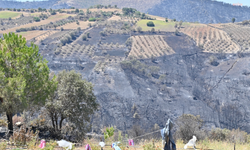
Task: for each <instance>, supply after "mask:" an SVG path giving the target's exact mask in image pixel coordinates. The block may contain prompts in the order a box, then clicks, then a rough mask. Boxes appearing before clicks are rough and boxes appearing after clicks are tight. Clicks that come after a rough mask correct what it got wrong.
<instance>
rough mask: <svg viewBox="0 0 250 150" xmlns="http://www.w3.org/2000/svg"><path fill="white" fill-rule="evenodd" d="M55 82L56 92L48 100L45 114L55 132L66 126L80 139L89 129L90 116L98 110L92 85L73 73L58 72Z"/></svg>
mask: <svg viewBox="0 0 250 150" xmlns="http://www.w3.org/2000/svg"><path fill="white" fill-rule="evenodd" d="M56 80H57V82H58V86H57V90H56V92H55V93H54V94H52V95H51V96H50V98H48V100H47V102H46V104H45V108H46V110H45V112H46V113H47V115H48V116H49V118H50V119H51V122H52V126H53V128H54V130H55V131H57V132H60V131H61V129H62V127H63V125H64V124H67V125H68V126H69V128H71V129H73V131H75V133H78V136H80V137H82V136H84V133H85V132H86V131H87V130H88V129H89V127H90V125H89V123H90V115H92V114H93V113H94V111H95V110H97V108H98V104H97V102H96V97H95V95H94V93H93V85H92V84H91V83H90V82H87V81H86V80H83V79H82V76H81V74H78V73H76V72H75V71H69V72H68V71H65V70H64V71H62V72H59V74H58V75H57V77H56Z"/></svg>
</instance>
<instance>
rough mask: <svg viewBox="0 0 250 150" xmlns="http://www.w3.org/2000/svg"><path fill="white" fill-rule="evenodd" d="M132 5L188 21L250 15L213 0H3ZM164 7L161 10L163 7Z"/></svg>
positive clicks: (243, 9)
mask: <svg viewBox="0 0 250 150" xmlns="http://www.w3.org/2000/svg"><path fill="white" fill-rule="evenodd" d="M98 4H102V5H113V6H114V5H117V6H118V7H119V8H123V7H131V8H135V9H137V10H139V11H141V12H144V13H149V14H152V15H157V16H161V17H168V18H172V19H173V18H175V19H177V20H179V21H180V20H182V21H187V22H200V23H226V22H231V20H232V18H235V19H236V21H237V22H241V21H243V20H249V19H250V8H249V7H245V6H243V7H241V6H232V5H230V4H227V3H223V2H217V1H212V0H175V1H173V0H154V1H152V0H92V1H89V0H49V1H43V2H41V1H40V2H39V1H38V2H16V1H14V2H13V1H5V0H0V7H2V8H38V7H42V8H53V9H57V8H69V7H71V6H73V7H76V8H89V7H90V6H94V5H98ZM159 10H160V11H159Z"/></svg>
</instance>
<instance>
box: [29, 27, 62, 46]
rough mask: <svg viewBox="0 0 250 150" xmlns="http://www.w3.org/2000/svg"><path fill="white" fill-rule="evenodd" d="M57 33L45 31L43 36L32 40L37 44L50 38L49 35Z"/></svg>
mask: <svg viewBox="0 0 250 150" xmlns="http://www.w3.org/2000/svg"><path fill="white" fill-rule="evenodd" d="M57 32H59V31H54V30H50V31H45V33H43V34H41V35H39V36H37V37H35V38H34V40H35V41H36V42H35V44H38V43H39V41H41V40H44V39H46V38H48V37H49V36H51V35H53V34H55V33H57Z"/></svg>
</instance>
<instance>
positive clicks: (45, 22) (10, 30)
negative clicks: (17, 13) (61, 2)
mask: <svg viewBox="0 0 250 150" xmlns="http://www.w3.org/2000/svg"><path fill="white" fill-rule="evenodd" d="M73 15H75V14H73ZM73 15H72V14H57V15H53V16H50V17H49V18H48V19H45V20H41V21H40V22H33V23H29V24H25V25H22V26H18V27H14V28H10V29H7V30H4V31H0V33H9V32H16V29H20V28H30V27H32V26H40V25H44V24H48V23H50V22H54V21H58V20H61V19H64V18H67V17H69V16H73Z"/></svg>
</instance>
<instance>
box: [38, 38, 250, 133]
mask: <svg viewBox="0 0 250 150" xmlns="http://www.w3.org/2000/svg"><path fill="white" fill-rule="evenodd" d="M107 39H108V38H107ZM107 39H106V40H107ZM165 40H166V42H167V43H168V44H169V46H171V47H172V48H173V50H174V51H175V54H173V55H168V56H163V57H159V58H156V60H153V61H152V60H151V59H149V60H139V61H138V63H134V64H133V65H138V64H143V65H146V68H149V67H150V66H155V67H159V68H160V70H159V71H158V72H157V73H153V74H151V75H148V74H146V73H145V70H143V69H142V70H141V68H140V67H134V68H131V67H127V66H126V65H124V64H122V65H121V63H120V60H123V59H124V57H121V56H117V57H116V58H115V59H114V57H110V59H109V61H110V63H107V65H106V66H105V68H103V69H102V70H103V71H101V72H99V71H95V69H94V68H95V64H97V62H98V61H99V60H98V59H95V60H94V59H91V58H87V57H86V58H81V60H78V59H77V58H73V57H72V58H69V59H63V58H61V59H60V58H59V57H55V56H54V53H53V49H54V47H53V44H50V45H48V46H46V41H45V48H42V47H40V49H41V53H42V54H43V55H44V56H45V57H46V59H47V60H48V61H49V67H50V69H51V70H52V71H55V72H57V71H60V70H63V69H66V70H72V69H75V70H76V71H77V72H80V73H82V75H83V77H84V78H86V79H87V80H88V81H90V82H92V83H93V84H94V92H95V95H96V96H97V100H98V102H99V103H100V110H99V111H98V113H97V114H95V115H94V116H93V117H92V123H93V129H94V131H96V132H100V129H101V128H102V127H103V126H109V125H115V126H117V128H118V129H120V130H127V129H130V128H131V127H132V125H134V124H139V125H141V126H143V127H144V128H145V129H150V128H152V127H153V126H154V124H155V123H157V124H158V125H160V127H163V126H164V124H165V123H166V120H167V119H168V118H171V119H173V120H175V119H176V118H177V117H179V116H180V115H182V114H183V113H186V114H194V115H200V116H201V118H202V119H203V120H204V123H205V124H206V125H208V127H209V128H211V127H221V128H225V127H226V128H230V129H232V128H238V127H240V128H242V129H244V130H246V131H248V132H250V131H249V128H247V126H249V123H250V122H249V121H250V118H249V110H250V109H249V106H250V105H249V98H250V93H249V92H248V91H249V89H250V76H249V75H250V69H248V68H250V57H249V56H248V55H246V54H244V55H240V56H241V58H239V57H238V55H236V54H227V55H226V54H225V55H224V54H209V53H203V52H202V50H201V49H199V48H198V47H196V46H195V43H194V41H193V40H191V39H190V38H189V37H187V36H186V35H181V36H175V35H174V33H166V35H165ZM48 41H49V40H48ZM54 46H56V45H54ZM45 50H46V51H45ZM124 52H125V51H123V53H124ZM222 55H223V56H222ZM210 56H214V57H217V58H218V60H217V62H218V64H217V66H213V65H211V62H210V59H209V58H210ZM95 58H96V57H95ZM136 68H137V69H136ZM161 75H164V76H161ZM160 76H161V77H160ZM133 105H135V106H136V111H135V110H132V106H133ZM232 110H233V111H232Z"/></svg>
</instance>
